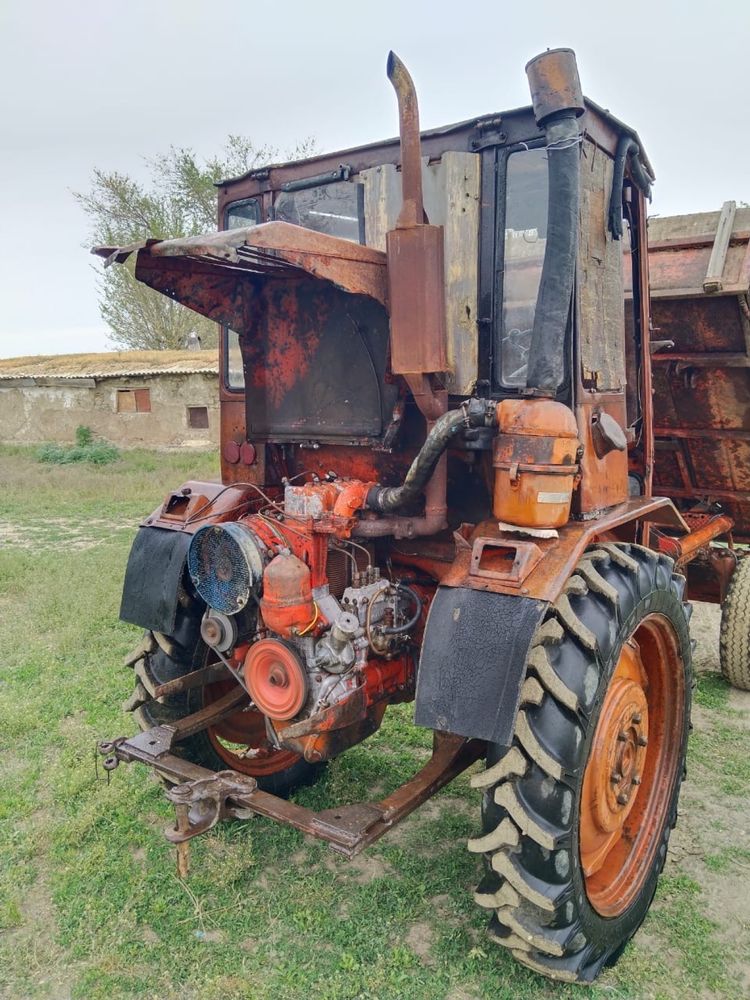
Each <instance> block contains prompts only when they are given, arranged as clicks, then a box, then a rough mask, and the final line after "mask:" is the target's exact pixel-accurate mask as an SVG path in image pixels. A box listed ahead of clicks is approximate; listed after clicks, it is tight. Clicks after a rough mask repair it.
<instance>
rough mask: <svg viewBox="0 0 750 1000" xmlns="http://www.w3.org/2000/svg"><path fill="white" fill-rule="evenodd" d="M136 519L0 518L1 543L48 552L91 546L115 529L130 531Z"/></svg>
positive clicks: (98, 543)
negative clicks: (23, 519) (7, 519)
mask: <svg viewBox="0 0 750 1000" xmlns="http://www.w3.org/2000/svg"><path fill="white" fill-rule="evenodd" d="M135 527H136V522H135V521H132V522H130V521H128V522H124V521H110V520H107V519H106V518H101V517H98V518H90V519H88V520H86V521H75V520H71V519H68V518H63V517H45V518H29V520H28V521H23V522H20V521H6V520H2V519H0V543H2V544H3V545H5V546H8V547H12V548H17V549H26V550H33V551H35V552H38V551H47V552H62V551H81V550H84V549H93V548H95V547H96V546H97V545H102V544H104V542H106V541H108V539H109V538H110V536H111V535H113V534H116V533H118V532H123V531H127V532H132V531H133V530H134V528H135Z"/></svg>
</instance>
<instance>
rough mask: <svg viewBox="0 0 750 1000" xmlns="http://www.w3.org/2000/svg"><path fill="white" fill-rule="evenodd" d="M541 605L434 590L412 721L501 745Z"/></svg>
mask: <svg viewBox="0 0 750 1000" xmlns="http://www.w3.org/2000/svg"><path fill="white" fill-rule="evenodd" d="M547 606H548V602H547V601H540V600H535V599H534V598H531V597H522V596H520V595H518V596H515V595H514V596H511V595H509V594H493V593H488V592H485V591H481V590H472V589H470V588H468V587H438V589H437V591H436V593H435V597H434V598H433V601H432V604H431V605H430V613H429V616H428V618H427V625H426V627H425V633H424V639H423V642H422V654H421V657H420V661H419V672H418V674H417V696H416V711H415V722H416V724H417V725H418V726H426V727H427V728H428V729H437V730H442V731H445V732H449V733H457V734H458V735H460V736H467V737H471V738H476V739H482V740H489V741H491V742H492V743H500V744H502V745H503V746H509V745H510V742H511V739H512V736H513V729H514V725H515V721H516V713H517V712H518V702H519V699H520V695H521V685H522V683H523V679H524V675H525V673H526V655H527V653H528V650H529V647H530V646H531V641H532V639H533V637H534V633H535V632H536V629H537V626H538V625H539V623H540V622H541V620H542V616H543V615H544V612H545V610H546V608H547Z"/></svg>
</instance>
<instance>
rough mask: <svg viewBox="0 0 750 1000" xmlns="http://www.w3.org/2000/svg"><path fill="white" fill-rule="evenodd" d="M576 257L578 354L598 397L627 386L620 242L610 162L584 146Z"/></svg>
mask: <svg viewBox="0 0 750 1000" xmlns="http://www.w3.org/2000/svg"><path fill="white" fill-rule="evenodd" d="M582 157H583V158H582V165H581V242H580V249H579V256H578V267H579V275H580V277H579V282H578V297H579V303H580V312H579V330H580V354H581V364H582V367H583V372H582V378H583V382H584V385H587V386H589V387H590V388H592V389H596V390H598V391H599V392H606V391H611V390H615V391H616V390H619V389H621V388H622V387H623V386H624V385H625V352H624V347H623V344H624V328H625V320H624V316H623V311H622V299H623V285H622V241H620V240H614V239H613V238H612V236H611V234H610V232H609V228H608V226H607V210H608V205H609V192H610V191H611V188H612V172H613V163H612V160H611V159H610V158H609V157H608V156H607V155H606V154H605V153H603V152H602V151H601V150H599V149H597V148H596V146H594V144H593V143H592V142H589V141H584V144H583V151H582Z"/></svg>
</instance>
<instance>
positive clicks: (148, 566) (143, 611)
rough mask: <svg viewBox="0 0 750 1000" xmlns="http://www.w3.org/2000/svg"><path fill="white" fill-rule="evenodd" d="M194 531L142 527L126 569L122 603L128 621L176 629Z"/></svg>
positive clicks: (122, 613)
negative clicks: (183, 580) (186, 563)
mask: <svg viewBox="0 0 750 1000" xmlns="http://www.w3.org/2000/svg"><path fill="white" fill-rule="evenodd" d="M191 538H192V535H189V534H187V533H186V532H182V531H170V530H169V529H167V528H151V527H142V528H139V529H138V534H137V535H136V536H135V541H134V542H133V547H132V548H131V550H130V556H129V557H128V566H127V569H126V570H125V583H124V585H123V591H122V602H121V604H120V618H121V619H122V620H123V621H124V622H130V623H131V624H133V625H140V626H141V627H142V628H148V629H152V630H153V631H154V632H164V633H166V634H167V635H172V634H173V633H174V626H175V620H176V618H177V601H178V598H179V593H180V584H181V583H182V574H183V572H184V570H185V561H186V559H187V551H188V548H189V546H190V540H191Z"/></svg>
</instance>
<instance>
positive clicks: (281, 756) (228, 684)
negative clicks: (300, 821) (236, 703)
mask: <svg viewBox="0 0 750 1000" xmlns="http://www.w3.org/2000/svg"><path fill="white" fill-rule="evenodd" d="M234 686H235V685H234V681H231V680H227V681H218V682H217V683H216V684H209V685H208V686H207V687H205V688H204V689H203V704H204V706H205V705H210V704H211V703H212V702H214V701H216V700H217V699H219V698H221V697H222V695H224V694H226V693H227V692H228V691H229V690H230V689H233V688H234ZM206 735H207V736H208V739H209V740H210V742H211V746H212V747H213V749H214V750H215V752H216V753H217V754H218V756H219V757H221V759H222V760H223V761H224V762H225V763H226V764H227V765H228V766H229V767H231V768H232V769H233V770H235V771H239V772H241V773H242V774H249V775H250V776H251V777H253V778H262V777H266V776H268V775H271V774H277V773H278V772H279V771H286V770H287V768H289V767H292V765H293V764H296V763H297V761H299V760H300V759H301V757H300V755H299V754H297V753H294V751H292V750H279V749H277V748H276V747H274V746H273V745H272V744H271V743H270V742H269V740H268V737H267V735H266V723H265V719H264V718H263V715H262V714H261V713H260V712H259V711H257V709H251V708H249V707H247V708H246V709H244V710H243V709H242V707H240V708H239V709H238V710H237V711H236V712H232V714H231V715H228V716H226V718H224V719H222V720H221V722H219V723H218V724H217V725H215V726H209V727H208V729H207V730H206Z"/></svg>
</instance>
